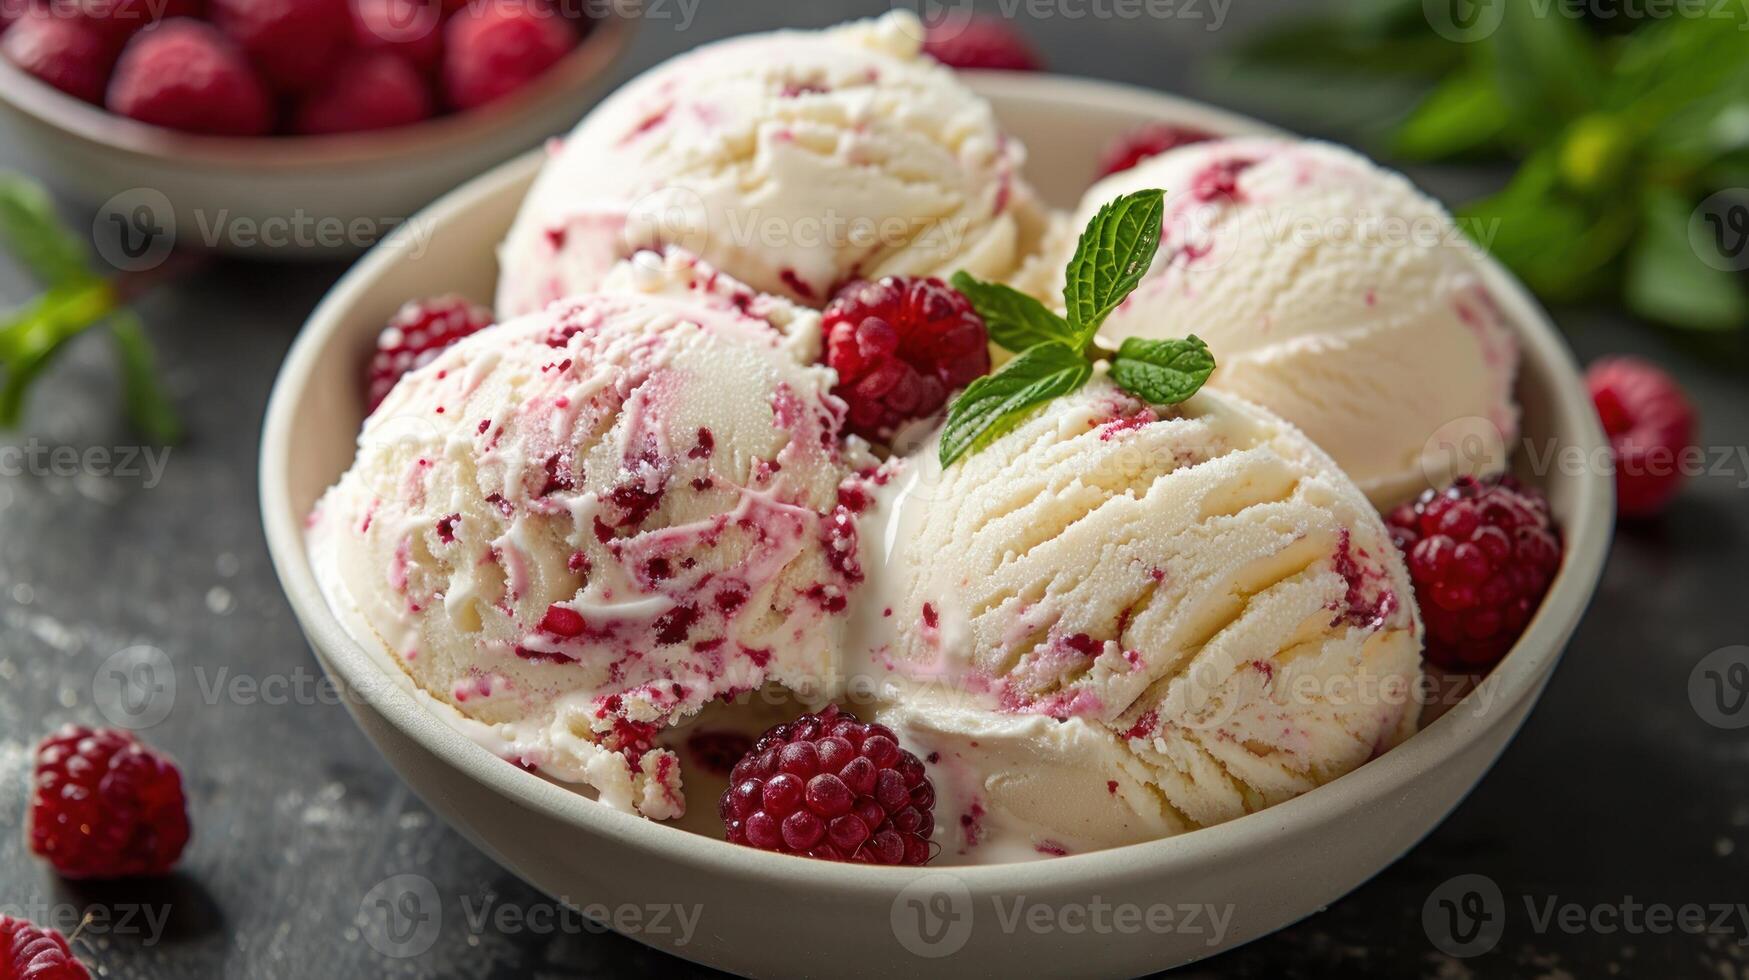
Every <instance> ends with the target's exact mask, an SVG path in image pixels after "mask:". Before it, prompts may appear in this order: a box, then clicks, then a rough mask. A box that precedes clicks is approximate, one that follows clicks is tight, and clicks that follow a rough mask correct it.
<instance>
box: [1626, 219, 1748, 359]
mask: <svg viewBox="0 0 1749 980" xmlns="http://www.w3.org/2000/svg"><path fill="white" fill-rule="evenodd" d="M1693 210H1694V209H1693V204H1692V203H1691V202H1690V201H1689V200H1688V199H1686V198H1684V197H1683V196H1682V195H1680V194H1677V193H1675V192H1673V191H1671V190H1668V189H1657V190H1653V191H1651V192H1650V193H1648V194H1647V195H1646V200H1645V218H1646V220H1645V230H1644V231H1643V232H1642V233H1641V235H1640V238H1639V240H1638V241H1637V242H1635V243H1634V247H1633V249H1632V251H1631V252H1630V253H1629V256H1628V267H1627V283H1626V286H1625V290H1626V297H1627V302H1628V306H1629V307H1630V308H1631V309H1632V310H1633V311H1634V312H1636V313H1638V314H1640V315H1641V316H1644V317H1646V318H1648V319H1652V320H1656V321H1658V322H1660V323H1667V324H1670V325H1671V326H1674V327H1682V328H1685V329H1688V330H1733V329H1737V328H1740V327H1742V326H1743V323H1744V320H1745V318H1749V298H1746V297H1745V295H1744V292H1743V287H1742V285H1741V284H1740V283H1739V281H1738V278H1737V273H1735V272H1734V271H1731V268H1730V267H1731V261H1730V258H1729V256H1727V255H1726V254H1725V253H1724V251H1723V249H1720V248H1719V247H1718V243H1717V241H1716V240H1714V239H1713V238H1711V237H1709V236H1696V237H1691V236H1690V235H1689V222H1690V219H1691V216H1692V214H1693ZM1726 233H1729V230H1728V229H1727V230H1726ZM1737 244H1739V245H1743V244H1744V243H1743V242H1742V240H1741V238H1740V237H1739V239H1738V240H1737ZM1745 247H1749V246H1745ZM1703 249H1704V250H1705V254H1703V252H1702V250H1703Z"/></svg>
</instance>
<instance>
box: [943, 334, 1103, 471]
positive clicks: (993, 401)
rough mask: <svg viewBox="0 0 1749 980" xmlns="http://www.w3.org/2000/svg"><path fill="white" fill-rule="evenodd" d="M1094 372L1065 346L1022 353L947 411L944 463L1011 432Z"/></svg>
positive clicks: (1043, 346) (980, 381)
mask: <svg viewBox="0 0 1749 980" xmlns="http://www.w3.org/2000/svg"><path fill="white" fill-rule="evenodd" d="M1092 376H1093V364H1092V362H1090V361H1088V360H1087V358H1085V357H1083V356H1081V354H1080V352H1079V351H1076V350H1073V349H1071V348H1068V347H1064V346H1063V345H1061V344H1039V345H1038V346H1036V347H1029V348H1027V349H1026V350H1025V351H1023V352H1021V354H1020V356H1019V357H1016V358H1015V359H1014V360H1012V361H1009V362H1008V363H1007V364H1006V365H1004V366H1003V368H1002V369H1001V370H1000V371H997V372H996V373H995V374H989V375H985V376H984V377H982V378H979V379H978V380H976V381H973V382H972V383H971V385H970V386H968V387H967V388H966V390H965V391H964V392H962V393H961V394H960V396H959V397H958V398H956V399H954V402H953V407H951V408H949V409H948V413H947V424H946V425H945V426H943V427H942V431H941V465H942V466H944V467H945V466H951V465H952V464H953V461H954V460H956V459H959V458H960V457H961V456H963V455H965V454H966V453H967V452H975V451H977V450H979V449H982V448H983V447H985V446H987V445H989V444H990V443H991V442H993V441H994V440H996V439H997V438H999V437H1001V436H1002V435H1003V434H1004V433H1007V432H1009V431H1012V430H1013V429H1014V428H1015V427H1016V426H1018V425H1019V424H1020V423H1021V422H1023V421H1025V419H1026V417H1027V416H1028V415H1030V414H1031V413H1032V411H1033V410H1034V409H1036V408H1037V407H1038V406H1040V405H1043V404H1044V403H1045V402H1048V401H1050V400H1051V399H1053V398H1057V397H1059V396H1062V395H1066V394H1068V393H1069V392H1072V391H1074V390H1076V389H1078V388H1080V387H1081V386H1082V385H1084V384H1086V383H1087V379H1088V378H1090V377H1092Z"/></svg>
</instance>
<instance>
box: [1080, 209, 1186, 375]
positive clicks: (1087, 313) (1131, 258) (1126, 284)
mask: <svg viewBox="0 0 1749 980" xmlns="http://www.w3.org/2000/svg"><path fill="white" fill-rule="evenodd" d="M1165 199H1166V192H1165V191H1163V190H1158V189H1151V190H1143V191H1137V192H1136V193H1134V194H1125V195H1124V196H1122V197H1119V198H1117V199H1116V200H1114V201H1111V202H1109V203H1107V204H1106V205H1105V206H1104V207H1102V208H1100V209H1099V213H1098V214H1095V215H1094V216H1093V220H1092V221H1090V222H1088V223H1087V229H1086V230H1085V231H1083V232H1082V233H1081V240H1080V241H1079V242H1077V243H1076V245H1075V254H1074V255H1073V256H1072V257H1071V258H1070V259H1069V267H1068V282H1067V284H1066V285H1064V286H1063V301H1064V308H1065V309H1066V310H1067V311H1068V313H1069V323H1070V325H1071V326H1073V327H1074V328H1075V333H1076V337H1077V338H1078V339H1079V341H1080V343H1081V344H1085V343H1086V342H1087V341H1088V340H1091V339H1092V338H1093V335H1094V334H1095V333H1098V332H1099V325H1100V324H1102V323H1104V322H1105V318H1106V316H1107V315H1109V314H1110V313H1111V311H1112V310H1114V309H1116V308H1117V304H1119V303H1121V302H1123V299H1124V297H1125V296H1128V295H1129V294H1130V290H1132V289H1135V288H1136V284H1137V283H1139V282H1141V281H1142V276H1143V274H1145V273H1146V272H1147V271H1148V266H1150V265H1152V264H1153V263H1154V253H1155V252H1158V251H1159V250H1160V226H1161V222H1162V221H1163V220H1164V216H1165V213H1166V205H1165ZM1077 346H1079V344H1078V345H1077Z"/></svg>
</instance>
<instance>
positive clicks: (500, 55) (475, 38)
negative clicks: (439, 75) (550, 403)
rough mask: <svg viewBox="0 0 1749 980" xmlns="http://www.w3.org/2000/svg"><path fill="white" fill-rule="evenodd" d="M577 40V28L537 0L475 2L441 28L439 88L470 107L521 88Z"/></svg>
mask: <svg viewBox="0 0 1749 980" xmlns="http://www.w3.org/2000/svg"><path fill="white" fill-rule="evenodd" d="M576 44H577V32H576V30H575V29H573V28H572V27H571V23H570V22H569V21H567V20H566V19H565V18H564V17H563V16H562V15H561V14H560V13H559V12H558V11H556V10H554V9H552V8H551V7H550V6H548V5H547V4H546V3H544V2H539V0H526V2H517V0H494V2H492V3H476V4H472V5H470V6H468V7H467V8H465V9H463V10H462V11H461V12H460V13H458V14H456V15H455V16H454V17H451V18H450V20H449V23H448V24H447V25H445V27H444V51H443V92H444V97H445V99H446V100H447V101H448V102H449V104H450V105H451V106H452V107H454V108H457V109H473V108H476V107H478V106H482V105H485V104H486V103H488V102H491V101H493V100H494V99H501V98H503V97H504V96H506V95H509V94H510V93H512V92H515V91H516V90H518V89H520V88H522V87H523V86H524V85H527V84H528V83H529V82H531V81H533V80H534V79H535V78H537V77H538V76H540V74H541V73H542V72H545V71H546V70H547V69H548V68H551V67H552V66H553V65H554V64H555V63H556V62H558V60H559V59H561V58H563V57H564V56H565V54H566V53H567V52H569V51H570V50H571V49H572V48H573V47H575V46H576Z"/></svg>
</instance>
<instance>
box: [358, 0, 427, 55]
mask: <svg viewBox="0 0 1749 980" xmlns="http://www.w3.org/2000/svg"><path fill="white" fill-rule="evenodd" d="M352 43H353V44H355V45H357V46H358V47H359V48H362V49H363V50H366V51H388V52H390V53H392V54H398V55H400V56H401V57H403V58H405V59H407V63H408V64H411V65H412V66H413V67H415V68H417V69H419V70H420V71H422V72H429V71H432V70H434V69H436V67H437V60H438V58H439V57H440V56H441V55H442V53H443V8H442V7H441V6H440V5H438V4H437V3H434V2H432V0H352Z"/></svg>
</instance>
